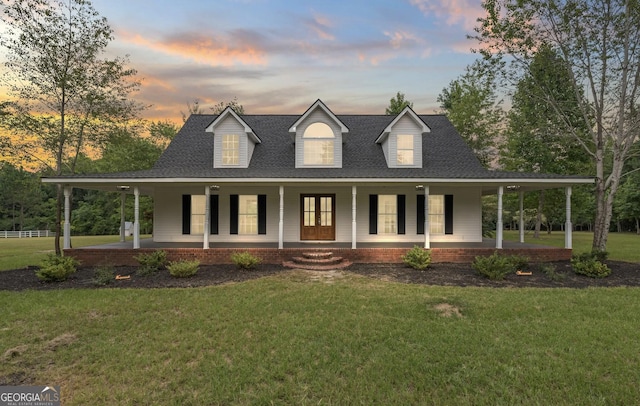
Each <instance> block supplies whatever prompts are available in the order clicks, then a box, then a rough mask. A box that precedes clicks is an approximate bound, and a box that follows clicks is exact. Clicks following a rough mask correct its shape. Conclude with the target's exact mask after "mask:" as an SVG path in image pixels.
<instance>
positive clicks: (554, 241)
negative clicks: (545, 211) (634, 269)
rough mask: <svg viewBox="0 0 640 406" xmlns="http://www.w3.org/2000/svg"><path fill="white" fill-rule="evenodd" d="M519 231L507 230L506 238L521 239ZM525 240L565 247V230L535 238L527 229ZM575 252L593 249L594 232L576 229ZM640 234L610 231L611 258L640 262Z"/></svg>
mask: <svg viewBox="0 0 640 406" xmlns="http://www.w3.org/2000/svg"><path fill="white" fill-rule="evenodd" d="M519 238H520V236H519V234H518V231H505V232H504V239H505V240H509V241H519ZM524 241H525V242H526V243H530V244H542V245H549V246H552V247H564V232H562V231H554V232H552V233H551V234H547V233H546V232H541V233H540V238H539V239H534V238H533V231H527V232H526V233H525V235H524ZM572 241H573V252H575V253H582V252H590V251H591V243H592V242H593V233H590V232H586V231H584V232H583V231H578V232H576V231H574V232H573V235H572ZM639 247H640V235H637V234H632V233H609V239H608V242H607V251H608V252H609V259H612V260H616V261H627V262H640V249H638V248H639Z"/></svg>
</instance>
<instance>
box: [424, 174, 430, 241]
mask: <svg viewBox="0 0 640 406" xmlns="http://www.w3.org/2000/svg"><path fill="white" fill-rule="evenodd" d="M424 248H425V249H430V248H431V232H430V231H429V185H424Z"/></svg>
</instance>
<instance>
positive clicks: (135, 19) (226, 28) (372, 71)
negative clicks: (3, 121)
mask: <svg viewBox="0 0 640 406" xmlns="http://www.w3.org/2000/svg"><path fill="white" fill-rule="evenodd" d="M92 3H93V5H94V7H95V8H96V9H97V10H98V12H99V13H100V14H101V15H103V16H105V17H107V19H108V20H109V23H110V25H111V26H112V28H113V29H114V34H115V41H114V42H113V43H112V44H111V45H110V46H109V48H110V52H112V53H113V54H117V55H124V54H128V55H129V58H130V62H131V66H132V67H134V68H135V69H137V70H138V75H139V77H140V78H141V79H142V80H143V82H142V84H143V85H142V89H141V91H140V92H139V93H138V94H137V95H136V98H137V99H139V100H140V101H142V102H143V103H145V104H151V105H152V107H151V108H150V109H149V110H148V111H147V112H146V113H145V115H146V116H147V117H148V118H152V119H171V120H176V121H177V120H179V117H180V111H181V110H182V111H186V103H187V102H188V101H193V100H194V99H198V100H199V101H200V104H201V105H202V106H204V107H205V108H206V107H208V106H212V105H214V104H216V103H217V102H219V101H228V100H231V99H233V98H234V97H236V98H237V99H238V102H239V103H241V104H242V105H244V107H245V112H247V113H250V114H263V113H290V114H301V113H303V112H304V111H305V110H306V108H307V107H308V106H310V105H311V104H312V103H313V102H314V101H315V100H316V99H318V98H320V99H322V100H323V101H324V102H325V103H326V104H327V105H328V106H329V108H331V109H332V110H333V111H334V113H336V114H352V113H369V114H383V113H384V109H385V107H386V106H387V105H388V104H389V99H390V98H391V97H392V96H394V95H395V94H396V92H397V91H401V92H403V93H405V94H406V96H407V99H409V100H410V101H412V102H413V103H414V108H415V110H416V111H417V112H419V113H432V112H434V111H435V110H436V109H437V107H438V103H437V101H436V98H437V96H438V94H439V93H440V92H441V90H442V88H443V87H445V86H447V85H448V83H449V82H450V81H451V80H453V79H455V78H456V77H458V76H459V75H460V74H462V73H463V71H464V68H465V66H467V65H468V64H470V63H471V62H472V61H473V60H474V59H475V58H476V55H474V54H472V53H471V52H470V49H471V48H472V47H473V46H474V45H475V44H474V42H473V41H471V40H467V39H466V35H467V34H471V33H473V27H474V25H475V24H476V23H475V20H476V18H477V17H479V16H481V15H482V9H481V7H480V0H450V1H447V0H386V1H383V0H356V1H351V0H343V1H335V0H324V1H292V0H288V1H285V0H277V1H276V0H214V1H211V0H209V1H200V0H197V1H196V0H185V1H182V2H177V1H175V0H173V1H165V0H161V1H159V0H153V1H152V0H93V1H92Z"/></svg>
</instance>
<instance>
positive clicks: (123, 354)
mask: <svg viewBox="0 0 640 406" xmlns="http://www.w3.org/2000/svg"><path fill="white" fill-rule="evenodd" d="M0 308H1V309H2V318H0V382H3V381H5V382H9V381H8V380H9V379H10V380H12V381H18V382H20V383H21V384H23V385H27V384H41V385H45V384H46V385H61V387H62V402H63V404H65V405H86V404H94V405H113V404H163V405H188V404H208V405H217V404H221V405H222V404H224V405H247V404H283V405H289V404H295V405H298V404H302V405H304V404H314V405H315V404H326V405H349V404H364V405H370V404H384V405H394V404H397V405H407V404H421V405H422V404H438V405H496V404H505V405H507V404H508V405H511V404H544V405H550V404H553V405H568V404H572V405H584V404H589V405H598V404H602V405H605V404H638V403H640V389H639V388H638V382H640V370H639V369H638V365H640V340H638V331H637V326H638V325H640V289H637V288H601V289H580V290H578V289H576V290H571V289H509V288H493V289H491V288H458V287H431V286H424V285H420V286H419V285H406V284H398V283H391V282H383V281H379V280H373V279H368V278H365V277H361V276H355V275H348V274H347V276H345V277H344V278H335V279H332V280H320V281H318V280H315V281H314V280H312V279H310V278H309V277H308V275H307V274H305V273H303V272H301V271H297V272H296V271H293V272H290V273H286V274H280V275H278V276H273V277H268V278H263V279H258V280H252V281H249V282H243V283H237V284H227V285H220V286H214V287H207V288H193V289H154V290H128V289H101V290H91V289H88V290H60V291H46V292H38V291H30V292H21V293H15V292H0Z"/></svg>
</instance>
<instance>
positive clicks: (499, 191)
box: [496, 186, 504, 249]
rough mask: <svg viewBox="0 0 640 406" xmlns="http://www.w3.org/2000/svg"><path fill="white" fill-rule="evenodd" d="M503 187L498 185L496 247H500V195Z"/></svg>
mask: <svg viewBox="0 0 640 406" xmlns="http://www.w3.org/2000/svg"><path fill="white" fill-rule="evenodd" d="M503 193H504V187H503V186H498V221H497V222H496V248H497V249H502V195H503Z"/></svg>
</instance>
